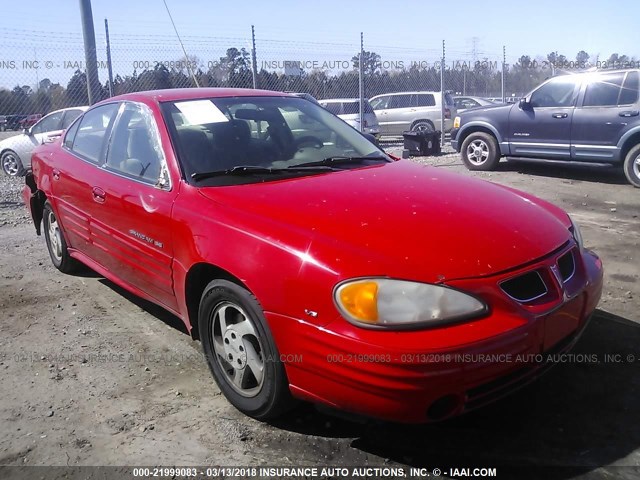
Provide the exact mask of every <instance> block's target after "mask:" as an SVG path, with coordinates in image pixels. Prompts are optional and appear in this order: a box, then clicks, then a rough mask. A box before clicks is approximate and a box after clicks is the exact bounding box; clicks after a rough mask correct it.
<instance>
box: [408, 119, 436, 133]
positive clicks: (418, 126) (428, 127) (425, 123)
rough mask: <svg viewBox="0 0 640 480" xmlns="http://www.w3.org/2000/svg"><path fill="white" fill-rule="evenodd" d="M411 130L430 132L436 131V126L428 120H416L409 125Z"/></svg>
mask: <svg viewBox="0 0 640 480" xmlns="http://www.w3.org/2000/svg"><path fill="white" fill-rule="evenodd" d="M411 131H412V132H428V133H432V132H435V131H436V128H435V127H434V126H433V123H431V122H430V121H429V120H418V121H416V122H414V123H413V125H411Z"/></svg>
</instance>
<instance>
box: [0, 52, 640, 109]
mask: <svg viewBox="0 0 640 480" xmlns="http://www.w3.org/2000/svg"><path fill="white" fill-rule="evenodd" d="M483 60H484V61H478V62H474V63H473V64H471V63H469V64H466V63H463V64H462V65H461V66H460V65H458V66H454V67H452V66H449V68H447V64H446V63H445V69H444V85H445V90H449V91H452V92H454V93H457V94H463V93H464V94H466V95H477V96H492V97H493V96H500V95H501V88H502V72H501V70H502V65H501V64H498V63H497V62H490V61H488V60H487V59H483ZM187 61H188V62H189V63H190V65H193V66H197V67H198V68H197V69H195V71H193V72H192V73H193V76H194V77H195V79H196V80H197V82H198V85H200V86H201V87H236V88H251V87H253V72H252V70H251V60H250V55H249V52H247V50H246V49H244V48H241V49H238V48H229V49H228V50H227V52H226V55H225V56H223V57H220V61H219V62H214V63H210V67H209V68H207V69H204V68H203V67H204V66H203V62H200V61H199V60H198V58H197V57H190V58H188V59H187ZM179 63H180V62H176V64H179ZM182 63H184V62H182ZM362 64H363V72H364V89H365V97H368V98H371V97H373V96H374V95H378V94H381V93H389V92H401V91H413V90H435V91H438V90H440V81H441V79H440V75H441V73H440V67H439V65H437V64H434V65H431V66H422V65H421V64H419V63H416V64H412V65H411V66H410V67H409V68H403V69H400V70H385V69H383V68H382V67H383V63H382V62H381V57H380V55H378V54H377V53H375V52H368V51H365V52H363V54H362ZM351 65H352V67H353V68H352V69H351V70H343V71H337V72H332V71H324V70H322V71H321V70H312V71H304V70H303V69H300V70H299V71H296V74H295V75H291V74H288V75H287V74H284V73H282V72H274V71H267V70H265V69H264V68H262V69H260V70H259V71H258V72H257V76H256V83H257V85H258V87H259V88H263V89H268V90H277V91H295V92H306V93H309V94H311V95H313V96H314V97H316V98H318V99H323V98H336V97H357V96H358V94H359V73H358V70H359V68H360V54H359V53H358V54H356V55H354V56H353V57H352V59H351ZM633 66H635V67H638V62H637V61H636V60H635V58H634V57H630V56H627V55H619V54H617V53H614V54H612V55H611V56H610V57H608V58H606V59H600V58H597V57H596V58H592V57H591V56H590V55H589V54H588V53H587V52H585V51H580V52H578V53H577V54H576V56H575V60H574V59H569V58H568V57H566V56H564V55H561V54H558V53H557V52H551V53H549V54H548V55H547V56H546V57H531V56H529V55H523V56H521V57H520V58H519V59H518V61H517V62H516V63H515V64H514V65H507V66H506V68H505V94H506V95H507V96H513V95H515V96H520V95H522V94H524V93H526V92H528V91H530V90H531V89H533V88H534V87H535V86H536V85H539V84H540V83H541V82H543V81H544V80H545V79H547V78H549V77H550V76H553V75H557V74H562V73H566V72H569V71H575V70H583V69H587V68H592V67H600V68H625V67H633ZM496 67H497V68H496ZM189 73H190V72H188V71H187V70H186V68H182V69H179V68H167V66H166V65H164V64H156V65H155V66H154V67H153V68H147V69H144V70H142V71H140V72H137V71H136V70H134V71H133V73H132V74H129V75H124V76H123V75H120V74H118V75H116V76H115V78H114V81H113V85H112V91H113V95H120V94H123V93H130V92H137V91H142V90H156V89H164V88H186V87H194V86H196V84H195V82H194V80H193V78H192V77H191V75H189ZM35 87H36V88H35V89H34V88H32V87H31V86H28V85H23V86H21V85H16V86H15V87H14V88H13V89H11V90H7V89H0V115H11V114H29V113H43V114H46V113H48V112H50V111H53V110H56V109H59V108H65V107H72V106H78V105H87V104H88V103H89V100H88V94H87V78H86V75H85V73H84V72H82V71H81V70H76V71H75V73H74V74H73V75H72V77H71V78H70V80H69V82H68V83H67V85H66V87H65V86H62V85H61V84H59V83H53V82H51V81H50V80H49V79H46V78H45V79H43V80H41V81H40V82H39V84H38V85H37V86H35ZM95 96H96V98H98V99H104V98H107V97H108V96H109V88H108V83H105V84H103V85H101V88H100V91H99V92H97V95H95Z"/></svg>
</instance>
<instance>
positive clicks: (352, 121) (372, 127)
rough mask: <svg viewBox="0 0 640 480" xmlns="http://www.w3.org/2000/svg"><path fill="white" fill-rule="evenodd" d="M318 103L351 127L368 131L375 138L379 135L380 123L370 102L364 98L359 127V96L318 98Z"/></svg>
mask: <svg viewBox="0 0 640 480" xmlns="http://www.w3.org/2000/svg"><path fill="white" fill-rule="evenodd" d="M320 105H321V106H322V107H324V108H325V109H327V110H329V111H330V112H331V113H333V114H334V115H336V116H337V117H339V118H341V119H342V120H344V121H345V122H347V123H348V124H349V125H351V126H352V127H353V128H355V129H356V130H358V131H362V132H364V133H370V134H371V135H373V136H375V137H376V138H377V137H378V136H379V135H380V125H378V117H376V114H375V112H374V111H373V108H371V104H370V103H369V101H368V100H367V99H365V100H364V108H363V117H364V118H363V120H364V127H363V128H362V129H360V99H359V98H327V99H324V100H320Z"/></svg>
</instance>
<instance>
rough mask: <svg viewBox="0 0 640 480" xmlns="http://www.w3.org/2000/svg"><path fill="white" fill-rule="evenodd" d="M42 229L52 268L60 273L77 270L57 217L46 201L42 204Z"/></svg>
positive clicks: (76, 262) (76, 264)
mask: <svg viewBox="0 0 640 480" xmlns="http://www.w3.org/2000/svg"><path fill="white" fill-rule="evenodd" d="M42 227H43V230H44V238H45V241H46V242H47V250H49V256H50V257H51V262H52V263H53V266H54V267H56V268H57V269H58V270H60V271H61V272H62V273H72V272H74V271H75V270H77V269H78V267H79V265H80V263H79V262H78V261H77V260H76V259H75V258H71V255H69V250H68V249H67V241H66V240H65V239H64V234H63V233H62V230H60V227H59V224H58V217H57V216H56V214H55V212H54V211H53V208H52V207H51V204H50V203H49V201H48V200H47V201H46V202H45V203H44V208H43V211H42Z"/></svg>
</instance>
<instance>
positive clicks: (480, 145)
mask: <svg viewBox="0 0 640 480" xmlns="http://www.w3.org/2000/svg"><path fill="white" fill-rule="evenodd" d="M460 154H461V156H462V161H463V162H464V164H465V165H466V166H467V168H468V169H469V170H494V169H495V168H496V166H498V162H499V161H500V154H499V152H498V142H497V141H496V139H495V137H494V136H493V135H490V134H488V133H484V132H474V133H471V134H470V135H469V136H468V137H467V138H466V139H465V140H464V142H463V143H462V148H461V149H460Z"/></svg>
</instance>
